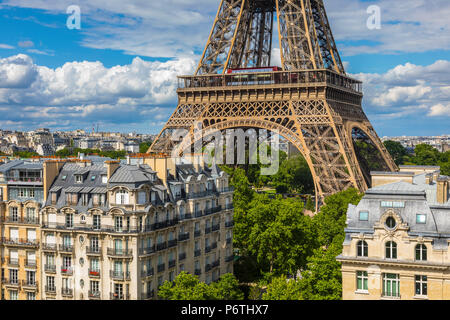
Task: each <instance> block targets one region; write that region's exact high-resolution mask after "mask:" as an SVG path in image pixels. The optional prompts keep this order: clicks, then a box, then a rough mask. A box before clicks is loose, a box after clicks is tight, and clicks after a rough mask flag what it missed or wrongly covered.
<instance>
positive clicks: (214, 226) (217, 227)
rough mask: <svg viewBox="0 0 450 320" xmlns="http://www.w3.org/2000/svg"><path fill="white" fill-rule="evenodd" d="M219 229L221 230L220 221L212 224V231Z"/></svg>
mask: <svg viewBox="0 0 450 320" xmlns="http://www.w3.org/2000/svg"><path fill="white" fill-rule="evenodd" d="M219 230H220V224H219V223H218V224H215V225H213V226H212V231H213V232H214V231H219Z"/></svg>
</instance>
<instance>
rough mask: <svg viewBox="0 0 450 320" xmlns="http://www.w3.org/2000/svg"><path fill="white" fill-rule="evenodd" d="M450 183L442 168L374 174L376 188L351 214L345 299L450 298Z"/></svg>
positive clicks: (345, 253)
mask: <svg viewBox="0 0 450 320" xmlns="http://www.w3.org/2000/svg"><path fill="white" fill-rule="evenodd" d="M449 183H450V178H449V177H447V176H442V175H440V170H439V167H426V166H425V167H424V166H401V167H400V172H396V173H386V172H372V188H371V189H369V190H368V191H367V192H365V195H364V197H363V199H362V200H361V202H360V203H359V204H358V205H357V206H354V205H349V208H348V212H347V227H346V230H345V240H344V244H343V252H342V254H341V255H340V256H338V257H337V260H338V261H340V262H341V263H342V284H343V299H345V300H379V299H388V300H400V299H401V300H448V299H450V255H449V243H450V200H449Z"/></svg>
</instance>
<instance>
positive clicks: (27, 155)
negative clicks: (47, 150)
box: [13, 151, 39, 159]
mask: <svg viewBox="0 0 450 320" xmlns="http://www.w3.org/2000/svg"><path fill="white" fill-rule="evenodd" d="M13 156H14V157H19V158H23V159H28V158H32V157H39V154H38V153H36V152H31V151H16V152H14V153H13Z"/></svg>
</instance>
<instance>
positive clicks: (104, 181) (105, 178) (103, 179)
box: [102, 175, 108, 184]
mask: <svg viewBox="0 0 450 320" xmlns="http://www.w3.org/2000/svg"><path fill="white" fill-rule="evenodd" d="M102 183H103V184H107V183H108V177H107V176H106V175H102Z"/></svg>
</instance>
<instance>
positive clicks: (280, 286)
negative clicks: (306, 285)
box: [262, 276, 302, 300]
mask: <svg viewBox="0 0 450 320" xmlns="http://www.w3.org/2000/svg"><path fill="white" fill-rule="evenodd" d="M262 300H302V294H301V288H300V282H299V281H297V280H295V279H287V278H286V276H280V277H275V278H273V279H272V282H271V283H269V284H268V285H267V291H266V292H265V293H264V294H263V295H262Z"/></svg>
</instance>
